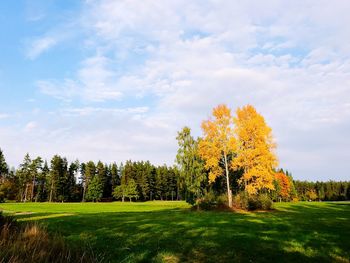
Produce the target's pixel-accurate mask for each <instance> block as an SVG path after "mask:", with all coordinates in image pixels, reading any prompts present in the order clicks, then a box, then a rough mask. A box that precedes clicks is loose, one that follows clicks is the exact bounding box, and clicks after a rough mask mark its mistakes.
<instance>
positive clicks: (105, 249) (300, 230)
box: [0, 202, 350, 262]
mask: <svg viewBox="0 0 350 263" xmlns="http://www.w3.org/2000/svg"><path fill="white" fill-rule="evenodd" d="M274 207H275V211H272V212H254V213H250V212H249V213H233V212H214V211H212V212H197V211H191V210H190V209H189V206H188V205H187V204H186V203H184V202H146V203H120V202H115V203H64V204H60V203H51V204H50V203H26V204H22V203H6V204H0V210H1V209H3V210H4V211H5V212H6V213H11V214H13V213H15V214H16V215H15V216H16V218H17V219H18V220H20V221H33V220H34V221H39V222H42V223H43V224H45V225H47V228H48V230H49V231H50V232H58V233H60V234H61V235H63V236H64V237H65V239H66V240H67V242H69V244H71V245H72V246H83V245H84V246H88V247H90V249H91V250H93V251H95V253H97V254H99V255H100V256H101V257H103V262H149V261H151V262H152V261H153V262H350V260H349V259H350V202H334V203H332V202H328V203H326V202H322V203H316V202H315V203H278V204H275V206H274ZM27 212H28V213H27Z"/></svg>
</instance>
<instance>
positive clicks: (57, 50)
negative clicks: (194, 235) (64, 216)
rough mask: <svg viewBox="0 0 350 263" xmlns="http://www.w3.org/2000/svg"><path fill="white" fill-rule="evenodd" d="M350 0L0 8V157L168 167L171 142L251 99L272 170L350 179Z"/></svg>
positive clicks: (133, 1)
mask: <svg viewBox="0 0 350 263" xmlns="http://www.w3.org/2000/svg"><path fill="white" fill-rule="evenodd" d="M349 12H350V1H348V0H337V1H325V0H319V1H308V0H303V1H273V0H267V1H252V0H247V1H238V0H236V1H234V0H223V1H219V0H213V1H205V0H198V1H196V0H194V1H185V0H174V1H171V0H169V1H167V0H165V1H159V0H144V1H138V0H127V1H124V0H119V1H117V0H102V1H92V0H86V1H74V0H57V1H53V0H36V1H30V0H18V1H0V40H1V41H0V148H1V149H2V150H3V151H4V154H5V157H6V160H7V162H8V163H9V164H10V165H11V166H15V167H16V166H17V165H18V164H19V163H20V162H21V161H22V160H23V157H24V155H25V153H27V152H29V153H30V154H31V156H32V157H35V156H39V155H40V156H42V157H43V158H46V159H48V160H50V158H51V157H52V156H53V155H55V154H60V155H62V156H65V157H67V158H68V159H69V160H71V161H73V160H75V159H77V158H78V159H79V160H80V161H87V160H94V161H98V160H101V161H103V162H114V161H116V162H118V163H119V162H122V161H123V162H124V161H125V160H128V159H132V160H150V161H151V162H153V163H154V164H163V163H166V164H168V165H172V164H173V163H174V160H175V156H176V151H177V142H176V134H177V131H179V130H180V129H181V128H182V127H183V126H189V127H190V128H191V129H192V133H193V135H194V136H200V135H201V130H200V124H201V121H203V120H204V119H207V118H208V117H209V116H210V114H211V111H212V108H213V107H215V106H216V105H218V104H222V103H225V104H227V105H228V106H229V107H230V108H232V109H233V112H234V111H235V109H236V108H237V107H242V106H244V105H246V104H252V105H254V106H255V108H256V109H257V111H258V112H259V113H261V114H262V115H263V116H264V117H265V119H266V122H267V123H268V125H269V126H270V127H271V128H272V130H273V135H274V138H275V140H276V143H277V155H278V158H279V162H280V167H282V168H284V169H288V170H289V171H291V172H292V174H293V177H294V178H295V179H300V180H314V181H316V180H323V181H326V180H350V174H349V171H350V27H349V26H348V25H349V24H350V16H349Z"/></svg>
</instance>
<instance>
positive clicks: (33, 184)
mask: <svg viewBox="0 0 350 263" xmlns="http://www.w3.org/2000/svg"><path fill="white" fill-rule="evenodd" d="M34 186H35V175H34V177H33V182H32V193H31V196H30V200H31V201H32V202H33V199H34Z"/></svg>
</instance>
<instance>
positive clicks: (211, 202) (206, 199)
mask: <svg viewBox="0 0 350 263" xmlns="http://www.w3.org/2000/svg"><path fill="white" fill-rule="evenodd" d="M196 205H197V208H199V209H201V210H213V209H215V208H216V207H217V201H216V196H215V194H214V193H213V192H208V193H206V194H205V195H204V196H203V197H202V198H200V199H198V200H197V202H196Z"/></svg>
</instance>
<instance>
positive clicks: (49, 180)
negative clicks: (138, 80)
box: [0, 150, 350, 202]
mask: <svg viewBox="0 0 350 263" xmlns="http://www.w3.org/2000/svg"><path fill="white" fill-rule="evenodd" d="M281 172H283V170H282V171H281ZM286 174H287V175H288V176H289V177H291V174H290V173H289V172H288V171H287V172H286ZM231 178H233V177H231ZM88 180H89V181H90V183H88V184H87V183H86V182H87V181H88ZM126 182H129V184H127V183H126ZM224 183H225V182H224V178H220V180H218V182H216V183H215V185H213V187H214V188H224ZM292 183H293V185H294V187H293V188H294V191H295V192H294V193H292V194H291V196H290V197H288V198H281V199H280V198H279V197H278V196H277V195H276V194H271V195H272V197H273V200H274V201H279V200H284V201H291V200H292V199H294V200H301V201H307V200H312V201H315V200H320V201H343V200H350V181H349V182H335V181H328V182H308V181H298V180H293V181H292ZM122 184H127V186H128V188H129V189H128V190H126V191H125V192H124V196H123V192H121V194H120V195H119V196H118V194H117V193H115V194H114V195H113V192H115V189H116V188H117V187H118V186H119V189H121V185H122ZM232 185H233V189H232V190H233V193H238V192H239V190H240V187H239V186H238V184H237V183H235V182H232ZM117 189H118V188H117ZM117 191H118V190H117ZM188 192H189V191H187V189H186V185H185V182H184V178H182V177H181V176H180V171H179V169H178V168H177V167H176V166H173V167H169V166H166V165H163V166H155V165H153V164H151V163H150V162H149V161H146V162H132V161H127V162H125V164H122V163H121V164H119V165H117V164H116V163H112V164H103V163H102V162H100V161H99V162H97V163H94V162H93V161H89V162H86V163H79V162H78V161H75V162H72V163H69V162H68V161H67V159H66V158H62V157H61V156H58V155H55V156H54V157H53V158H52V159H51V162H50V166H49V165H48V162H47V161H43V160H42V158H41V157H37V158H35V159H31V158H30V156H29V154H27V155H26V156H25V158H24V161H23V163H22V164H20V166H19V168H18V169H13V168H12V169H9V166H8V165H7V163H6V161H5V158H4V155H3V152H2V151H1V150H0V201H5V200H13V201H21V202H26V201H33V202H47V201H52V202H80V201H112V200H122V199H127V200H130V199H131V200H132V199H133V200H139V201H149V200H186V198H188V197H187V196H186V194H187V193H188Z"/></svg>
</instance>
